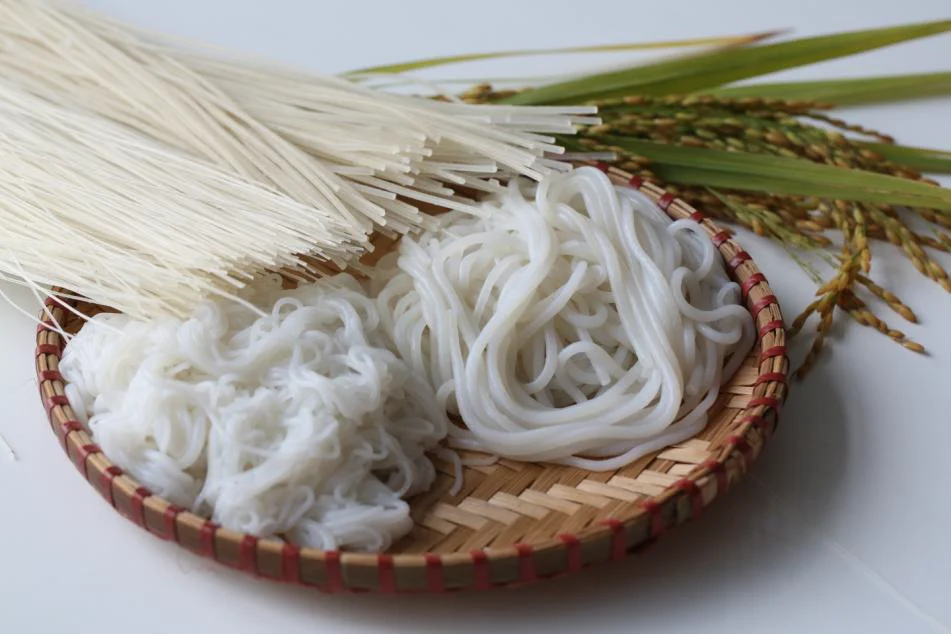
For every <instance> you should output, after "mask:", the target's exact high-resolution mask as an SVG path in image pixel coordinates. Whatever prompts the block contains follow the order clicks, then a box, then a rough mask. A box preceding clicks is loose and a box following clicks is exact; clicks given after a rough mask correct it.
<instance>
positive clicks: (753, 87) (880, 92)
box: [706, 72, 951, 106]
mask: <svg viewBox="0 0 951 634" xmlns="http://www.w3.org/2000/svg"><path fill="white" fill-rule="evenodd" d="M706 92H707V93H709V94H713V95H717V96H718V97H729V98H738V97H771V98H776V99H793V100H806V101H818V102H822V103H828V104H834V105H839V106H845V105H856V104H868V103H885V102H890V101H905V100H910V99H919V98H922V97H935V96H940V95H951V72H944V73H924V74H920V75H894V76H888V77H863V78H855V79H829V80H823V81H797V82H787V83H776V84H767V83H764V84H748V85H745V86H727V87H725V88H717V89H716V90H712V91H706Z"/></svg>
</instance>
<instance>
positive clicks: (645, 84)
mask: <svg viewBox="0 0 951 634" xmlns="http://www.w3.org/2000/svg"><path fill="white" fill-rule="evenodd" d="M949 30H951V20H944V21H939V22H926V23H923V24H911V25H904V26H896V27H890V28H884V29H871V30H864V31H853V32H848V33H838V34H834V35H823V36H819V37H809V38H801V39H796V40H791V41H788V42H779V43H776V44H766V45H762V46H751V47H743V48H729V49H725V50H717V51H714V52H710V53H706V54H703V55H692V56H686V57H681V58H678V59H674V60H666V61H661V62H656V63H653V64H647V65H642V66H635V67H632V68H627V69H623V70H619V71H614V72H609V73H600V74H596V75H589V76H587V77H583V78H580V79H575V80H571V81H566V82H561V83H556V84H550V85H547V86H541V87H539V88H536V89H534V90H528V91H524V92H520V93H518V94H515V95H512V96H511V97H508V98H506V99H504V100H503V101H504V102H505V103H510V104H523V105H541V104H576V103H582V102H585V101H592V100H596V99H609V98H615V97H624V96H627V95H636V94H640V95H664V94H684V93H691V92H697V91H701V90H706V89H712V88H716V87H719V86H722V85H724V84H728V83H731V82H735V81H739V80H742V79H748V78H750V77H758V76H760V75H765V74H767V73H772V72H775V71H779V70H783V69H787V68H794V67H797V66H804V65H807V64H813V63H816V62H821V61H825V60H830V59H835V58H838V57H847V56H849V55H855V54H858V53H862V52H865V51H870V50H873V49H877V48H882V47H885V46H891V45H893V44H898V43H900V42H905V41H908V40H913V39H917V38H921V37H926V36H929V35H936V34H938V33H944V32H946V31H949Z"/></svg>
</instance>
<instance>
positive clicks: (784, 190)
mask: <svg viewBox="0 0 951 634" xmlns="http://www.w3.org/2000/svg"><path fill="white" fill-rule="evenodd" d="M651 171H653V172H654V173H655V174H657V177H658V178H660V179H661V180H663V181H664V182H666V183H673V184H680V185H703V186H707V187H720V188H723V189H736V190H742V191H756V192H763V193H766V194H777V195H789V196H811V197H815V198H831V199H836V200H854V201H861V202H867V203H879V204H883V205H907V206H909V207H926V208H929V209H935V210H941V211H951V200H944V201H941V200H938V201H935V200H931V199H929V200H928V201H923V200H922V199H921V198H918V197H915V196H908V195H907V194H900V193H894V192H882V191H875V190H866V189H857V188H853V187H835V186H832V185H826V184H821V183H812V182H808V181H802V180H786V179H782V178H776V177H772V176H758V175H749V174H748V175H744V174H737V173H735V172H718V171H716V170H708V169H704V168H697V167H685V166H682V165H666V164H652V165H651Z"/></svg>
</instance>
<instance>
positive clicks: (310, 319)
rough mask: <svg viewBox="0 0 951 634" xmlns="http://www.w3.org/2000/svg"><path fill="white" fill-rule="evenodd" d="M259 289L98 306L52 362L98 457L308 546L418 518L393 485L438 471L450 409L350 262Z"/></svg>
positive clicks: (399, 528)
mask: <svg viewBox="0 0 951 634" xmlns="http://www.w3.org/2000/svg"><path fill="white" fill-rule="evenodd" d="M334 283H335V286H337V288H331V287H330V286H329V285H328V284H321V285H315V286H308V287H304V288H301V289H299V290H297V291H293V292H286V291H281V290H280V287H279V285H278V286H277V287H276V288H264V289H262V288H261V286H260V284H259V285H258V286H257V287H255V289H254V290H255V291H256V292H257V295H253V296H250V297H249V301H253V302H254V303H255V304H256V305H259V306H271V307H272V308H271V310H270V311H269V312H268V313H267V315H266V316H265V317H258V316H257V315H256V314H254V313H252V312H251V311H248V310H247V309H246V308H244V307H242V306H240V305H238V304H236V303H234V302H229V301H224V300H222V301H218V302H211V301H208V302H205V303H203V304H201V305H200V306H199V308H198V309H197V310H196V311H195V312H194V314H193V315H192V316H191V317H190V318H189V319H187V320H184V321H183V320H175V319H164V320H158V321H154V322H145V323H144V322H139V321H134V320H131V319H130V318H129V317H127V316H125V315H118V314H104V315H99V316H97V317H95V318H94V319H92V320H91V321H90V323H88V324H87V325H86V326H85V327H84V328H83V330H82V331H80V333H79V335H77V336H76V337H75V338H73V340H72V341H71V342H70V344H69V345H68V346H67V348H66V351H65V353H64V356H63V360H62V362H61V364H60V370H61V372H62V374H63V376H64V378H65V379H66V381H67V382H68V385H67V395H68V397H69V401H70V403H71V404H72V405H73V407H74V409H75V410H76V412H77V415H78V416H79V417H80V418H81V419H82V420H84V421H87V420H88V423H89V426H90V428H91V431H92V433H93V436H94V438H95V441H96V442H97V443H99V445H100V446H101V447H102V449H103V451H104V452H105V454H106V455H108V456H109V458H110V459H111V460H113V461H114V462H115V463H116V464H117V465H119V466H120V467H121V468H122V469H124V470H125V471H127V472H128V473H130V474H131V475H132V476H133V477H135V478H136V479H138V480H139V481H140V482H142V483H143V484H144V485H145V486H146V487H148V488H149V489H151V490H152V491H153V492H154V493H156V494H157V495H160V496H162V497H163V498H165V499H167V500H169V501H171V502H173V503H175V504H178V505H180V506H183V507H187V508H190V509H193V510H194V511H196V512H198V513H201V514H204V515H206V516H210V517H211V518H212V519H213V520H214V521H215V522H217V523H219V524H220V525H221V526H223V527H225V528H228V529H231V530H235V531H244V532H249V533H252V534H255V535H260V536H279V535H284V536H286V537H287V538H288V539H289V540H291V541H293V542H295V543H298V544H302V545H306V546H314V547H318V548H325V549H333V548H348V549H351V550H367V551H379V550H382V549H385V548H386V547H387V546H388V545H389V544H391V543H392V542H393V541H395V540H396V539H398V538H399V537H401V536H402V535H404V534H405V533H406V532H407V531H409V529H410V528H411V527H412V520H411V519H410V515H409V507H408V505H407V503H406V502H405V501H404V499H403V498H405V497H407V496H410V495H413V494H415V493H418V492H420V491H424V490H426V489H428V488H429V487H430V486H431V484H432V482H433V479H434V477H435V470H434V468H433V464H432V462H431V461H430V460H429V458H427V456H426V453H425V452H427V451H433V450H436V449H437V444H438V443H439V441H440V440H441V439H442V438H444V437H445V435H446V433H447V429H448V421H447V419H446V416H445V415H444V413H443V412H442V411H441V410H439V409H438V408H437V407H436V399H435V395H434V394H433V392H432V389H431V388H430V387H429V385H428V383H427V381H426V380H425V379H424V378H422V377H420V376H419V375H417V374H416V373H414V372H413V371H411V370H410V368H409V367H408V366H407V365H406V364H405V363H404V362H402V361H401V360H400V359H398V358H397V357H396V356H395V355H394V354H393V353H392V352H391V351H389V350H388V349H387V348H386V347H385V343H386V340H385V337H384V336H383V333H382V331H381V329H380V327H379V323H380V319H379V315H378V312H377V308H376V306H375V304H374V302H373V301H372V300H371V299H369V298H368V297H367V296H366V294H365V293H364V292H363V291H362V289H361V288H360V287H359V286H358V285H357V283H356V282H355V281H354V280H353V279H352V278H349V277H347V276H338V277H336V278H335V279H334Z"/></svg>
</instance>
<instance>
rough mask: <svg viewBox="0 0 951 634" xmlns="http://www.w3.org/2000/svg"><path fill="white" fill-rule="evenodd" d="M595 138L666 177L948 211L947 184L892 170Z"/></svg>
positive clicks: (950, 194) (950, 207)
mask: <svg viewBox="0 0 951 634" xmlns="http://www.w3.org/2000/svg"><path fill="white" fill-rule="evenodd" d="M601 142H602V143H604V144H605V145H608V146H616V147H619V148H621V149H624V150H626V151H628V152H631V153H633V154H637V155H639V156H643V157H646V158H647V159H650V161H651V166H650V167H651V170H652V171H653V172H654V173H656V174H657V175H658V177H660V178H662V179H664V180H667V181H669V182H671V183H680V184H689V185H705V186H710V187H730V188H733V189H745V190H752V191H762V192H769V193H773V194H789V195H797V196H816V197H835V198H842V199H847V200H864V201H867V202H877V203H886V204H893V205H909V206H916V207H928V208H932V209H942V210H948V211H951V190H947V189H943V188H940V187H934V186H931V185H927V184H925V183H920V182H917V181H913V180H908V179H904V178H898V177H896V176H888V175H885V174H877V173H874V172H867V171H864V170H857V169H849V168H842V167H836V166H834V165H824V164H821V163H814V162H812V161H809V160H806V159H796V158H787V157H783V156H769V155H765V154H753V153H749V152H728V151H724V150H711V149H706V148H693V147H682V146H676V145H668V144H663V143H652V142H649V141H640V140H633V139H628V138H623V137H604V138H602V139H601Z"/></svg>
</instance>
